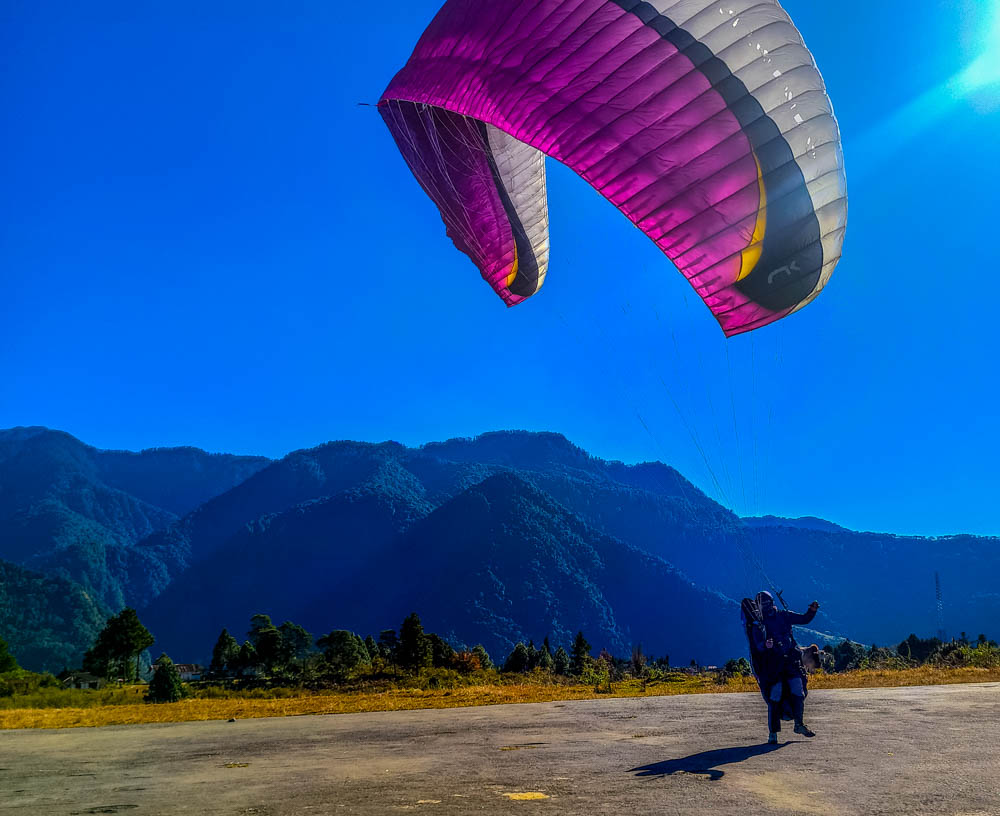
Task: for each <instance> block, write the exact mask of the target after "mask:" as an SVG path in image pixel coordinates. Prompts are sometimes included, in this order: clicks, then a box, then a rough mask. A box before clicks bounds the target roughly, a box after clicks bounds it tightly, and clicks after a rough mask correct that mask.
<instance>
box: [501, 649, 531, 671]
mask: <svg viewBox="0 0 1000 816" xmlns="http://www.w3.org/2000/svg"><path fill="white" fill-rule="evenodd" d="M530 662H531V654H530V653H529V652H528V647H527V646H525V645H524V644H523V643H518V644H517V645H516V646H515V647H514V651H512V652H511V653H510V655H509V656H508V658H507V662H505V663H504V664H503V670H504V671H505V672H513V673H518V674H520V673H523V672H526V671H527V670H528V665H529V664H530Z"/></svg>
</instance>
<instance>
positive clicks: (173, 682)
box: [146, 653, 185, 703]
mask: <svg viewBox="0 0 1000 816" xmlns="http://www.w3.org/2000/svg"><path fill="white" fill-rule="evenodd" d="M153 665H154V666H155V669H156V670H155V671H154V672H153V679H152V680H151V681H150V683H149V691H147V692H146V702H148V703H176V702H177V701H178V700H180V699H181V698H182V697H184V695H185V692H184V686H183V684H182V683H181V675H180V673H179V672H178V671H177V667H176V666H175V665H174V661H173V660H171V659H170V658H169V657H167V655H166V654H165V653H164V654H161V655H160V656H159V657H158V658H157V660H156V663H154V664H153Z"/></svg>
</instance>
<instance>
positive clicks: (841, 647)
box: [833, 635, 914, 672]
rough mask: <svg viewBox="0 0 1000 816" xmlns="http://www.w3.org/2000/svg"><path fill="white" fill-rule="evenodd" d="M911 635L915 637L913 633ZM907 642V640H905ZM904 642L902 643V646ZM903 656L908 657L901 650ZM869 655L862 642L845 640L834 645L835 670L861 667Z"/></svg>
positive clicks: (840, 670)
mask: <svg viewBox="0 0 1000 816" xmlns="http://www.w3.org/2000/svg"><path fill="white" fill-rule="evenodd" d="M911 637H914V636H913V635H911ZM904 643H905V641H904ZM902 645H903V644H900V646H902ZM899 654H900V655H902V656H903V657H908V655H904V654H903V653H902V652H899ZM866 657H867V653H866V652H865V647H864V646H862V645H861V644H860V643H854V642H853V641H850V640H844V641H843V642H841V643H838V644H837V645H836V646H834V647H833V670H834V671H838V672H842V671H850V670H851V669H857V668H860V667H861V663H862V661H863V660H864V659H865V658H866Z"/></svg>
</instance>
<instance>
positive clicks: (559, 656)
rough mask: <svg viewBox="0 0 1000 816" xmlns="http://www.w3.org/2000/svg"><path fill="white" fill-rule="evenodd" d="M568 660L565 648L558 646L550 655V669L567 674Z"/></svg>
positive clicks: (560, 673) (563, 674)
mask: <svg viewBox="0 0 1000 816" xmlns="http://www.w3.org/2000/svg"><path fill="white" fill-rule="evenodd" d="M569 669H570V660H569V654H567V652H566V650H565V649H564V648H563V647H562V646H560V647H559V648H558V649H556V653H555V654H554V655H553V656H552V670H553V671H554V672H555V673H556V674H559V675H562V676H564V677H565V676H566V675H568V674H569Z"/></svg>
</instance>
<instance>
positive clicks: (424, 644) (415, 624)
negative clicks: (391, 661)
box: [397, 612, 432, 671]
mask: <svg viewBox="0 0 1000 816" xmlns="http://www.w3.org/2000/svg"><path fill="white" fill-rule="evenodd" d="M397 652H398V654H399V665H400V666H401V667H402V668H404V669H407V670H409V671H419V670H420V669H423V668H425V667H427V666H429V665H431V658H432V655H431V642H430V640H429V638H428V637H427V635H425V634H424V627H423V625H422V624H421V623H420V616H419V615H417V613H416V612H411V613H410V614H409V615H408V616H407V617H406V620H404V621H403V625H402V626H400V627H399V647H398V649H397Z"/></svg>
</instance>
